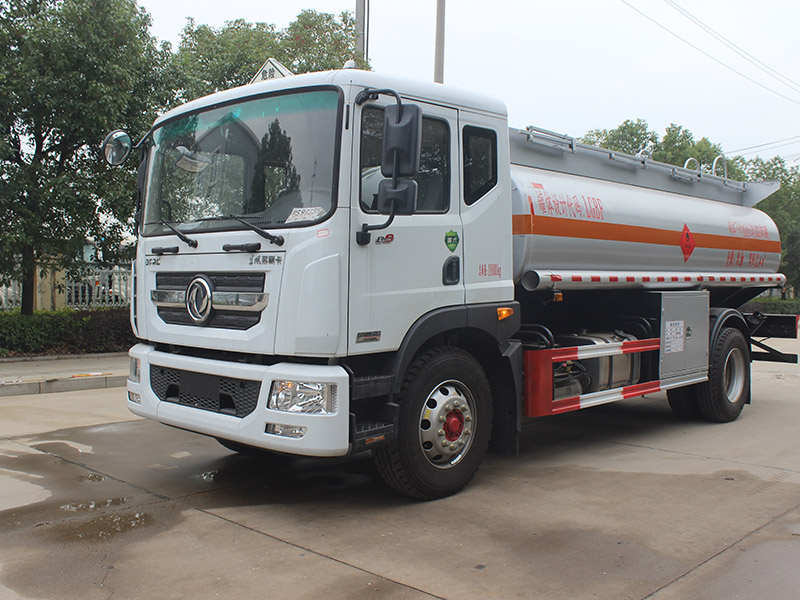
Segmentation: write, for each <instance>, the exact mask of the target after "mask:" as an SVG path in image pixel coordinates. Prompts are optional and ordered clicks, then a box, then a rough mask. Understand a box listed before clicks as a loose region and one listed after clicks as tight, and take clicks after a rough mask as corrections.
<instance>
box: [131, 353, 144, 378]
mask: <svg viewBox="0 0 800 600" xmlns="http://www.w3.org/2000/svg"><path fill="white" fill-rule="evenodd" d="M128 379H130V380H131V381H132V382H133V383H139V382H140V381H141V380H142V361H141V360H139V359H138V358H133V357H132V356H131V368H130V373H128Z"/></svg>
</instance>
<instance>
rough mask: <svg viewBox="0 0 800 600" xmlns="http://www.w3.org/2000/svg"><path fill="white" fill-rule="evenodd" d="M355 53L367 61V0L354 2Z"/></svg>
mask: <svg viewBox="0 0 800 600" xmlns="http://www.w3.org/2000/svg"><path fill="white" fill-rule="evenodd" d="M356 52H360V53H361V56H362V57H364V60H367V0H356Z"/></svg>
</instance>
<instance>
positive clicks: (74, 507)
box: [59, 498, 128, 512]
mask: <svg viewBox="0 0 800 600" xmlns="http://www.w3.org/2000/svg"><path fill="white" fill-rule="evenodd" d="M127 501H128V499H127V498H109V499H108V500H92V501H91V502H71V503H70V504H62V505H61V506H59V508H60V509H61V510H65V511H69V512H86V511H91V510H100V509H103V508H108V507H110V506H122V505H123V504H125V503H126V502H127Z"/></svg>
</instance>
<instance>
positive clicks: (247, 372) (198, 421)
mask: <svg viewBox="0 0 800 600" xmlns="http://www.w3.org/2000/svg"><path fill="white" fill-rule="evenodd" d="M130 355H131V357H132V358H138V359H139V360H140V361H141V371H140V373H141V376H140V381H139V382H138V383H137V382H133V381H131V380H130V379H129V380H128V408H129V409H130V411H131V412H132V413H133V414H135V415H139V416H141V417H145V418H148V419H154V420H156V421H160V422H161V423H164V424H166V425H173V426H175V427H180V428H181V429H187V430H189V431H195V432H197V433H202V434H205V435H210V436H214V437H219V438H224V439H227V440H232V441H234V442H240V443H242V444H248V445H250V446H256V447H259V448H266V449H268V450H275V451H278V452H287V453H290V454H300V455H306V456H341V455H344V454H347V453H348V451H349V448H350V445H349V437H350V436H349V426H350V419H349V412H350V409H349V406H350V396H349V383H350V380H349V377H348V374H347V372H346V371H345V370H344V369H342V368H341V367H339V366H335V365H333V366H331V365H305V364H296V363H278V364H275V365H271V366H263V365H250V364H242V363H234V362H227V361H221V360H211V359H204V358H195V357H191V356H181V355H175V354H168V353H165V352H158V351H156V350H155V349H154V348H153V346H150V345H147V344H137V345H136V346H134V347H133V348H131V350H130ZM159 367H163V368H166V369H172V370H177V371H188V372H191V373H202V374H204V375H209V376H214V377H221V378H228V379H231V378H233V379H238V380H245V381H247V382H256V383H260V391H259V392H258V397H257V401H256V405H255V408H254V409H253V410H252V412H250V413H249V414H247V415H245V416H242V417H240V416H236V415H235V414H223V413H221V412H213V411H212V410H204V409H202V408H197V407H195V406H187V405H184V404H179V403H175V402H169V401H162V400H160V399H159V397H158V396H157V395H156V392H155V391H154V389H153V386H152V385H151V370H152V369H153V368H156V369H157V368H159ZM276 380H292V381H317V382H326V383H332V384H335V385H336V389H337V395H336V409H335V411H334V412H333V413H331V414H326V415H316V414H302V413H288V412H282V411H276V410H270V409H269V408H267V399H268V397H269V392H270V386H271V385H272V382H273V381H276ZM136 396H138V398H139V400H140V401H139V402H133V401H132V400H131V398H132V397H133V398H136ZM270 424H273V425H285V426H290V427H304V428H305V435H303V437H301V438H298V439H295V438H289V437H284V436H280V435H275V434H271V433H266V429H267V426H268V425H270Z"/></svg>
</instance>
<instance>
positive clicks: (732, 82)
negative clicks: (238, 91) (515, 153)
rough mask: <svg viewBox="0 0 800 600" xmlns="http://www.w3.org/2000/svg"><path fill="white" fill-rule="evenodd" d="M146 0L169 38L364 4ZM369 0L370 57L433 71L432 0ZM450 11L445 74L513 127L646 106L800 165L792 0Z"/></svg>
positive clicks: (536, 3) (580, 125)
mask: <svg viewBox="0 0 800 600" xmlns="http://www.w3.org/2000/svg"><path fill="white" fill-rule="evenodd" d="M138 2H139V4H140V6H143V7H144V8H145V10H147V11H148V12H149V13H150V14H151V16H152V19H153V26H152V29H151V33H152V34H153V35H154V36H156V37H157V38H159V39H161V40H165V41H169V42H171V43H172V44H173V48H176V47H177V45H178V42H179V41H180V32H181V29H182V28H183V26H184V25H185V23H186V18H187V17H193V18H194V20H195V22H196V23H198V24H207V25H210V26H213V27H221V26H223V25H224V23H225V21H230V20H234V19H238V18H243V19H245V20H246V21H249V22H267V23H273V24H275V25H276V26H277V27H278V28H285V27H286V26H288V25H289V23H290V22H291V21H292V20H294V18H295V17H296V16H297V14H298V13H299V12H300V11H301V10H303V9H307V8H310V9H314V10H317V11H319V12H329V13H334V14H339V13H341V12H342V11H346V10H349V11H352V12H355V0H349V1H341V0H281V1H280V2H277V1H275V0H272V1H271V2H253V1H252V0H226V1H225V2H219V1H218V0H217V1H213V2H212V1H211V0H138ZM368 2H369V5H370V6H369V30H368V36H369V47H368V55H369V59H370V62H371V65H372V68H373V69H374V70H375V71H378V72H382V73H388V74H394V75H401V76H405V77H412V78H415V79H424V80H432V79H433V55H434V32H435V21H436V0H403V1H402V2H398V1H397V0H368ZM445 23H446V28H445V58H444V83H445V84H447V85H454V86H458V87H460V88H465V89H472V90H476V91H481V92H483V93H490V94H492V95H495V96H497V97H498V98H500V99H502V100H503V101H505V103H506V105H507V107H508V113H509V124H510V125H511V126H512V127H520V128H524V127H525V126H527V125H535V126H538V127H543V128H545V129H549V130H551V131H556V132H559V133H565V134H568V135H572V136H575V137H578V136H581V135H584V134H585V133H586V132H587V131H589V130H591V129H611V128H614V127H617V126H618V125H619V124H620V123H622V122H623V121H624V120H625V119H637V118H640V119H644V120H646V121H647V123H648V124H649V126H650V128H651V129H653V130H655V131H657V132H658V133H659V135H662V136H663V133H664V129H665V128H666V127H667V126H668V125H670V124H671V123H676V124H678V125H682V126H683V127H685V128H687V129H689V130H690V131H691V132H692V133H693V134H694V136H695V139H700V138H702V137H707V138H709V139H710V140H711V141H712V142H714V143H718V144H720V145H721V146H722V148H723V150H724V151H725V153H726V154H727V155H729V156H731V155H734V154H742V155H744V156H745V157H747V158H752V157H753V156H756V155H759V156H762V157H764V158H770V157H772V156H774V155H775V154H780V155H781V156H783V157H784V158H786V159H787V162H789V164H790V165H795V166H800V60H798V59H800V36H798V34H797V32H796V29H797V26H798V23H800V2H797V1H796V0H759V1H758V2H754V1H753V0H492V1H491V2H486V1H485V0H484V1H478V0H446V19H445ZM711 32H714V33H715V34H716V37H715V36H714V35H712V33H711ZM679 38H681V39H679ZM720 38H721V39H720ZM264 58H265V60H266V58H268V57H264ZM259 66H260V65H259ZM255 69H257V67H255V68H254V71H255ZM789 138H794V139H789ZM781 140H786V141H781Z"/></svg>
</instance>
